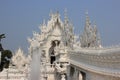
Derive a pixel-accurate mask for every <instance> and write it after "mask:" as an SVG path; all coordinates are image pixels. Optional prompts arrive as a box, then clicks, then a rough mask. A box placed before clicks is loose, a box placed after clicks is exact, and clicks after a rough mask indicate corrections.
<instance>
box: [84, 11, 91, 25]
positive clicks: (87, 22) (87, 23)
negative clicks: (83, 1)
mask: <svg viewBox="0 0 120 80" xmlns="http://www.w3.org/2000/svg"><path fill="white" fill-rule="evenodd" d="M85 15H86V22H85V23H86V27H87V26H89V25H90V19H89V16H88V11H86V13H85Z"/></svg>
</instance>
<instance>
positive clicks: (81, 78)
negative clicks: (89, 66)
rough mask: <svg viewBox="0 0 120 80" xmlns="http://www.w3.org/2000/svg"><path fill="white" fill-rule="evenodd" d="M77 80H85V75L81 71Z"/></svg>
mask: <svg viewBox="0 0 120 80" xmlns="http://www.w3.org/2000/svg"><path fill="white" fill-rule="evenodd" d="M79 80H86V73H85V72H83V71H80V72H79Z"/></svg>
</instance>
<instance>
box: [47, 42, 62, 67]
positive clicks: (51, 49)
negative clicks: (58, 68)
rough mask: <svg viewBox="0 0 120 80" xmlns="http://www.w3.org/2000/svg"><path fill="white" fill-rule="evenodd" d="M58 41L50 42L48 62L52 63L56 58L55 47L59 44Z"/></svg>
mask: <svg viewBox="0 0 120 80" xmlns="http://www.w3.org/2000/svg"><path fill="white" fill-rule="evenodd" d="M59 44H60V41H59V40H54V41H52V42H51V47H50V49H49V55H50V64H51V65H53V63H54V61H55V60H56V52H55V47H57V46H59Z"/></svg>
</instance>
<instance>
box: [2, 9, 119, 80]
mask: <svg viewBox="0 0 120 80" xmlns="http://www.w3.org/2000/svg"><path fill="white" fill-rule="evenodd" d="M39 29H40V32H33V37H32V38H28V42H29V44H30V47H29V55H28V56H27V57H25V56H24V54H23V51H22V50H21V49H18V51H17V52H16V54H15V55H14V56H13V58H12V62H13V64H14V65H15V67H16V68H15V69H16V70H19V71H23V70H24V71H23V72H24V75H25V76H24V77H22V79H23V78H25V79H27V78H28V76H29V72H30V68H29V67H30V62H31V61H32V58H31V56H33V55H34V53H35V52H37V53H41V54H40V55H41V58H40V61H41V63H40V66H41V70H40V71H41V73H42V74H41V78H42V79H41V80H98V79H99V80H119V79H120V67H119V66H120V47H113V48H104V47H102V46H101V41H100V36H99V33H98V30H97V27H96V24H94V25H91V22H90V19H89V16H88V14H87V15H86V22H85V27H84V31H83V33H82V34H81V35H80V38H79V37H78V36H77V35H75V34H74V28H73V25H72V23H71V22H70V21H69V18H68V16H67V13H66V11H65V17H64V21H62V20H61V18H60V14H59V12H56V13H51V14H50V19H49V20H48V22H45V20H44V21H43V23H42V24H41V25H40V27H39ZM39 49H41V52H40V51H39ZM23 65H25V66H23ZM9 69H10V70H13V67H12V69H11V68H9ZM8 71H9V70H8ZM13 72H14V71H13ZM4 74H6V73H4ZM19 80H20V79H19Z"/></svg>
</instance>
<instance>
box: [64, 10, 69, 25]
mask: <svg viewBox="0 0 120 80" xmlns="http://www.w3.org/2000/svg"><path fill="white" fill-rule="evenodd" d="M64 18H65V23H68V21H69V20H68V16H67V9H66V8H65V10H64Z"/></svg>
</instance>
